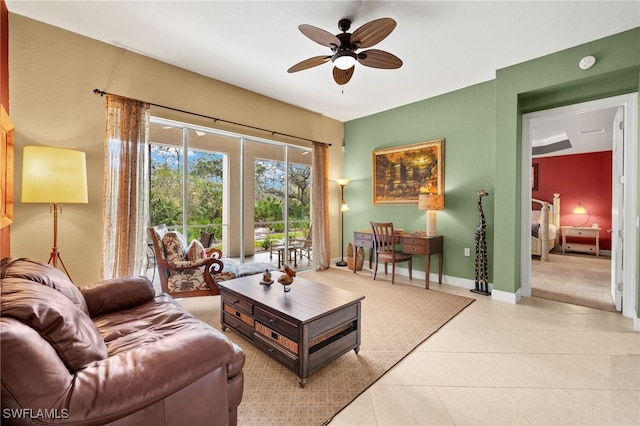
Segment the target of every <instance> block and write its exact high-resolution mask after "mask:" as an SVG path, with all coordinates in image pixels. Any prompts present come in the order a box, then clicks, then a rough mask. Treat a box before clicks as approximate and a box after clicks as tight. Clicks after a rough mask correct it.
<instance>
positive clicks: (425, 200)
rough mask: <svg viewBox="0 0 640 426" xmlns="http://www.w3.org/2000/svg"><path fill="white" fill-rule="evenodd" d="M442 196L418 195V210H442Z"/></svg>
mask: <svg viewBox="0 0 640 426" xmlns="http://www.w3.org/2000/svg"><path fill="white" fill-rule="evenodd" d="M443 209H444V194H420V195H419V196H418V210H443Z"/></svg>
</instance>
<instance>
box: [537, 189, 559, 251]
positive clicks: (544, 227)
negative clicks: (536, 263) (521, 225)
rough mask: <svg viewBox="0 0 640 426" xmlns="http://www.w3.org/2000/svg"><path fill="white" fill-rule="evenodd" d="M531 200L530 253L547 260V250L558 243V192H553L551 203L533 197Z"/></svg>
mask: <svg viewBox="0 0 640 426" xmlns="http://www.w3.org/2000/svg"><path fill="white" fill-rule="evenodd" d="M531 202H532V204H531V206H532V210H531V255H532V256H540V260H549V252H550V251H551V250H552V249H553V248H554V247H555V246H556V245H558V231H559V230H560V194H558V193H555V194H553V201H552V202H551V203H550V202H548V201H543V200H538V199H535V198H533V199H531ZM538 205H539V208H538ZM534 206H535V207H534Z"/></svg>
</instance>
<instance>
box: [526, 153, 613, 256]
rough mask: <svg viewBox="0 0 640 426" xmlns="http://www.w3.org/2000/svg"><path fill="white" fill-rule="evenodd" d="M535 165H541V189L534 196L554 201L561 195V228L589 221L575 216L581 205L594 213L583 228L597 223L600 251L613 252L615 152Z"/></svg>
mask: <svg viewBox="0 0 640 426" xmlns="http://www.w3.org/2000/svg"><path fill="white" fill-rule="evenodd" d="M532 163H533V164H538V190H537V191H532V192H531V196H532V197H533V198H537V199H539V200H543V201H549V202H553V193H554V192H557V193H559V194H560V225H561V226H580V225H581V224H582V223H584V221H585V220H587V217H586V216H578V215H574V214H573V213H572V211H573V208H574V207H576V206H577V205H578V202H580V203H582V205H583V206H585V207H586V208H587V210H588V211H589V213H590V214H591V217H590V218H589V221H588V222H587V224H586V225H584V226H591V225H592V224H594V223H597V224H598V226H599V227H600V249H601V250H611V234H610V233H609V232H608V231H609V229H611V203H612V200H611V184H612V182H611V179H612V178H611V176H612V152H611V151H603V152H592V153H588V154H576V155H561V156H557V157H543V158H534V159H533V161H532Z"/></svg>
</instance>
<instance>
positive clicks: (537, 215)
mask: <svg viewBox="0 0 640 426" xmlns="http://www.w3.org/2000/svg"><path fill="white" fill-rule="evenodd" d="M541 220H542V212H541V211H540V210H532V211H531V223H541Z"/></svg>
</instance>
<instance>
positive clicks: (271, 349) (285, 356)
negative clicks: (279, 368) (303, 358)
mask: <svg viewBox="0 0 640 426" xmlns="http://www.w3.org/2000/svg"><path fill="white" fill-rule="evenodd" d="M253 344H254V345H255V346H256V347H257V348H258V349H260V350H261V351H262V352H264V353H266V354H267V355H269V356H270V357H271V358H273V359H275V360H276V361H278V362H279V363H280V364H282V365H284V366H285V367H286V368H288V369H289V370H291V371H293V372H294V373H296V374H297V373H298V357H297V356H295V355H293V354H291V353H290V352H288V351H286V350H285V349H283V348H281V347H280V346H278V345H277V344H275V343H272V342H271V341H269V340H268V339H266V338H264V337H262V336H261V335H260V334H258V333H254V335H253Z"/></svg>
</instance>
